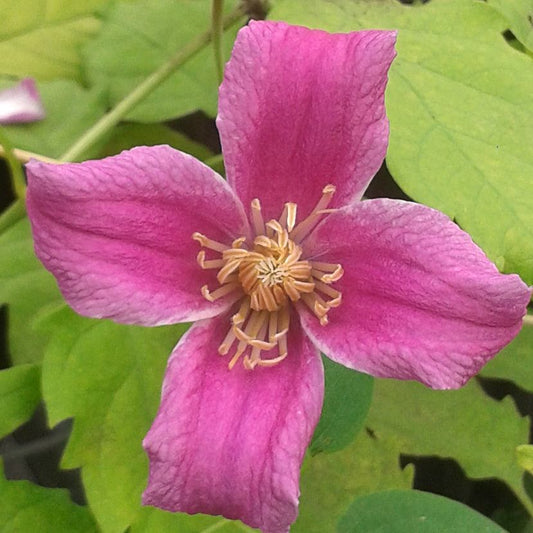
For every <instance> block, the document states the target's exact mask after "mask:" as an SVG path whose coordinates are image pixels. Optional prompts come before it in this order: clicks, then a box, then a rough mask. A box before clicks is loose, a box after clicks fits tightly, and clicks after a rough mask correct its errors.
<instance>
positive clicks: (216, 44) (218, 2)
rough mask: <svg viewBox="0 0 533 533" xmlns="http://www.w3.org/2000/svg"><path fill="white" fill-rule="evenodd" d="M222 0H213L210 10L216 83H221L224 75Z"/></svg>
mask: <svg viewBox="0 0 533 533" xmlns="http://www.w3.org/2000/svg"><path fill="white" fill-rule="evenodd" d="M223 9H224V0H213V6H212V10H211V25H212V26H211V31H212V34H213V52H214V54H215V68H216V69H217V76H218V83H219V84H220V83H222V77H223V75H224V64H223V63H224V62H223V59H222V33H223V31H224V25H223V23H224V21H223V17H222V11H223Z"/></svg>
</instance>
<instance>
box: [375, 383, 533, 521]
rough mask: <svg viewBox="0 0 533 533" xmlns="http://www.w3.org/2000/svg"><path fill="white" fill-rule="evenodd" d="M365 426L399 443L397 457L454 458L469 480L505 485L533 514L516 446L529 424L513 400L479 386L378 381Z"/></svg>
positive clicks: (382, 436)
mask: <svg viewBox="0 0 533 533" xmlns="http://www.w3.org/2000/svg"><path fill="white" fill-rule="evenodd" d="M496 421H497V431H495V423H496ZM366 423H367V425H368V427H369V428H371V429H372V431H373V435H374V437H375V440H376V442H379V441H380V440H381V439H386V440H390V439H394V440H395V441H396V446H397V448H396V449H397V453H398V454H400V453H403V454H407V455H418V456H433V455H436V456H439V457H444V458H453V459H455V460H457V462H458V463H459V465H460V466H461V467H462V468H463V469H464V471H465V473H466V475H467V476H468V477H470V478H473V479H485V478H494V477H496V478H499V479H501V480H503V481H505V482H506V483H507V484H508V485H509V486H510V487H511V488H512V489H513V490H514V492H515V493H516V495H517V496H518V498H519V499H520V500H521V502H522V503H523V504H524V505H525V506H526V507H527V508H528V509H529V510H530V511H531V510H533V505H532V502H531V500H530V499H529V497H528V495H527V492H526V490H525V489H524V486H523V482H522V475H523V472H522V470H521V469H520V467H519V466H518V465H517V463H516V459H515V449H516V446H518V445H519V444H523V443H524V442H527V439H528V433H529V423H528V420H527V419H525V418H520V417H519V415H518V413H517V411H516V409H515V406H514V404H513V401H512V400H511V399H510V398H504V399H503V400H502V401H501V402H497V401H495V400H493V399H491V398H490V397H488V396H487V395H485V394H484V393H483V391H482V389H481V387H480V386H479V385H478V384H477V382H476V381H470V382H469V383H468V384H467V385H466V386H465V387H463V388H462V389H459V390H455V391H433V390H430V389H427V388H425V387H424V386H422V385H420V384H419V383H413V382H398V381H392V380H391V381H388V380H379V381H377V382H376V386H375V390H374V400H373V403H372V407H371V408H370V413H369V416H368V419H367V422H366Z"/></svg>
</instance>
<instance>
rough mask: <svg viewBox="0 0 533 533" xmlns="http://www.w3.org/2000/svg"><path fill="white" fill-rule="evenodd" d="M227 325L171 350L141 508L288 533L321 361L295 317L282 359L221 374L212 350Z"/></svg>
mask: <svg viewBox="0 0 533 533" xmlns="http://www.w3.org/2000/svg"><path fill="white" fill-rule="evenodd" d="M228 327H229V318H228V317H226V318H222V317H217V318H215V319H211V320H209V321H203V322H200V323H197V324H196V325H194V326H193V327H192V328H191V329H190V330H189V332H188V333H187V334H186V335H185V336H184V337H183V338H182V339H181V341H180V342H179V344H178V345H177V346H176V348H175V350H174V352H173V353H172V356H171V358H170V360H169V363H168V367H167V371H166V375H165V380H164V383H163V396H162V400H161V406H160V408H159V413H158V414H157V417H156V419H155V421H154V423H153V425H152V428H151V429H150V431H149V432H148V435H147V436H146V438H145V440H144V443H143V445H144V447H145V449H146V451H147V452H148V455H149V458H150V478H149V483H148V488H147V489H146V491H145V493H144V496H143V502H144V503H145V504H147V505H154V506H156V507H160V508H162V509H166V510H169V511H183V512H187V513H191V514H194V513H207V514H214V515H217V514H220V515H223V516H225V517H226V518H230V519H239V520H242V521H243V522H245V523H246V524H248V525H250V526H251V527H259V528H261V531H262V532H263V533H286V532H287V531H288V530H289V525H290V524H291V523H292V522H293V521H294V520H295V519H296V516H297V508H298V496H299V487H298V480H299V471H300V466H301V463H302V459H303V456H304V452H305V449H306V446H307V445H308V443H309V440H310V438H311V435H312V433H313V429H314V427H315V425H316V423H317V421H318V418H319V415H320V410H321V407H322V397H323V370H322V361H321V360H320V356H319V354H318V352H317V350H316V349H315V348H314V347H313V345H312V344H311V343H310V342H309V340H308V339H307V338H306V337H305V336H304V335H303V333H302V331H301V327H300V325H299V323H298V319H297V317H296V316H295V317H294V320H293V322H292V323H291V331H290V332H289V339H288V346H289V355H288V356H287V358H286V359H285V360H284V361H282V362H281V363H280V364H278V365H277V366H274V367H271V368H260V367H256V368H255V369H254V370H252V371H249V370H245V369H244V368H243V366H242V365H241V364H240V363H237V365H235V367H234V368H233V369H232V370H228V361H229V356H224V357H222V356H220V355H219V354H218V352H217V348H218V345H219V344H220V342H221V341H222V339H223V338H224V336H225V334H226V331H227V329H228Z"/></svg>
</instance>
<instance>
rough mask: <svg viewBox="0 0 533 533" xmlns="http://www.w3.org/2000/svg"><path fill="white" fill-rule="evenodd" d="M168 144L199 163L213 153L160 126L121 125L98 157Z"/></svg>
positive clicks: (180, 134) (114, 131)
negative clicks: (138, 147)
mask: <svg viewBox="0 0 533 533" xmlns="http://www.w3.org/2000/svg"><path fill="white" fill-rule="evenodd" d="M156 144H168V145H170V146H172V148H176V150H181V151H182V152H186V153H187V154H190V155H192V156H194V157H196V158H197V159H200V160H201V161H203V160H205V159H207V158H209V157H211V156H212V155H213V153H212V152H211V151H210V150H208V149H207V148H206V147H205V146H204V145H202V144H200V143H197V142H194V141H192V140H191V139H189V138H188V137H186V136H185V135H183V134H182V133H179V132H177V131H174V130H172V129H170V128H169V127H167V126H164V125H162V124H121V125H119V126H117V127H116V128H115V129H114V130H113V133H112V136H111V138H110V139H109V141H108V142H107V144H106V145H105V147H104V149H103V151H102V152H101V153H100V155H99V157H106V156H108V155H114V154H118V153H120V152H121V151H122V150H128V149H130V148H133V147H134V146H154V145H156Z"/></svg>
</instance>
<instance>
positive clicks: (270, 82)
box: [217, 22, 396, 218]
mask: <svg viewBox="0 0 533 533" xmlns="http://www.w3.org/2000/svg"><path fill="white" fill-rule="evenodd" d="M395 38H396V34H395V32H391V31H363V32H353V33H344V34H330V33H326V32H324V31H319V30H309V29H307V28H302V27H298V26H288V25H287V24H284V23H274V22H251V23H250V25H249V26H247V27H245V28H243V29H241V30H240V32H239V34H238V36H237V40H236V42H235V46H234V48H233V54H232V57H231V60H230V61H229V63H228V64H227V66H226V72H225V76H224V82H223V83H222V85H221V87H220V98H219V115H218V119H217V125H218V129H219V131H220V137H221V140H222V148H223V153H224V160H225V162H226V170H227V174H228V180H229V182H230V184H231V185H232V186H233V187H234V189H235V190H236V191H237V194H238V195H239V197H240V198H241V200H242V201H243V203H244V205H245V207H248V205H249V203H250V201H251V200H252V199H253V198H256V197H257V198H259V199H260V200H261V202H262V203H263V208H264V211H265V212H266V216H267V218H276V217H278V216H279V214H280V213H281V210H282V208H283V205H284V203H285V202H289V201H290V202H296V203H297V204H298V209H299V210H300V215H306V214H308V213H309V211H310V210H311V208H312V207H314V205H315V204H316V202H317V200H318V199H319V198H320V195H321V193H322V189H323V188H324V186H325V185H327V184H330V183H331V184H333V185H336V187H337V194H336V195H335V197H334V201H333V203H332V205H334V206H341V205H344V204H347V203H349V202H350V201H352V200H353V199H354V198H358V197H360V196H361V194H362V193H363V191H364V189H365V188H366V186H367V185H368V183H369V181H370V180H371V178H372V177H373V175H374V174H375V172H376V171H377V170H378V168H379V166H380V165H381V162H382V161H383V158H384V157H385V151H386V148H387V141H388V131H389V126H388V121H387V118H386V116H385V108H384V101H383V100H384V98H383V93H384V90H385V85H386V82H387V71H388V68H389V65H390V63H391V61H392V60H393V58H394V55H395V51H394V42H395Z"/></svg>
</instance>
